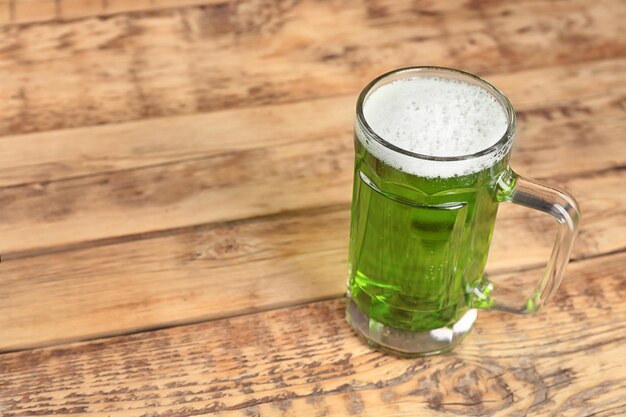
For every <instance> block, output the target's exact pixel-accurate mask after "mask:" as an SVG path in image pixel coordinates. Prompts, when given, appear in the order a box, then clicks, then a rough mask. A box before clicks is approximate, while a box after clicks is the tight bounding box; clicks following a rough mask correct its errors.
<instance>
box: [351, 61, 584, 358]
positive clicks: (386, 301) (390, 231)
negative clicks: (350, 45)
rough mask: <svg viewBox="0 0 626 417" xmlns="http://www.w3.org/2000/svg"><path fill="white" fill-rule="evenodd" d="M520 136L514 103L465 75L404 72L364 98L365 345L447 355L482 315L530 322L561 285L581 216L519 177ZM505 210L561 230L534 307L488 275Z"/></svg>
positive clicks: (356, 287) (359, 176) (360, 278)
mask: <svg viewBox="0 0 626 417" xmlns="http://www.w3.org/2000/svg"><path fill="white" fill-rule="evenodd" d="M514 134H515V111H514V109H513V107H512V105H511V103H510V102H509V100H508V99H507V98H506V97H505V96H504V95H503V94H502V93H501V92H500V91H498V90H497V89H496V88H495V87H494V86H492V85H491V84H489V83H488V82H486V81H484V80H482V79H480V78H478V77H476V76H474V75H471V74H468V73H465V72H462V71H457V70H453V69H447V68H440V67H412V68H405V69H399V70H395V71H392V72H389V73H387V74H384V75H382V76H380V77H378V78H377V79H375V80H374V81H372V82H371V83H370V84H369V85H367V86H366V87H365V89H364V90H363V91H362V92H361V94H360V96H359V98H358V102H357V115H356V124H355V148H356V159H355V170H354V189H353V199H352V219H351V229H350V255H349V280H348V304H347V310H346V317H347V320H348V322H349V323H350V325H351V326H352V327H353V329H354V330H355V331H356V333H357V334H358V335H359V336H361V337H362V338H363V339H365V341H366V342H367V343H368V344H370V345H372V346H374V347H376V348H378V349H380V350H384V351H388V352H391V353H395V354H397V355H400V356H418V355H429V354H436V353H441V352H445V351H449V350H451V349H452V348H454V347H455V346H456V345H458V344H459V343H460V341H461V340H462V339H463V337H464V336H465V335H466V334H467V333H468V332H469V331H470V330H471V328H472V326H473V324H474V322H475V320H476V317H477V309H478V308H487V309H496V310H503V311H507V312H512V313H521V314H526V313H534V312H536V311H537V310H538V309H539V308H540V307H541V306H542V304H544V303H545V302H546V301H547V300H548V299H549V298H550V296H551V295H552V294H553V293H554V292H555V290H556V289H557V288H558V286H559V284H560V282H561V279H562V277H563V272H564V270H565V267H566V265H567V262H568V259H569V254H570V251H571V248H572V244H573V241H574V237H575V234H576V231H577V228H578V223H579V218H580V213H579V209H578V206H577V203H576V201H575V200H574V199H573V198H572V197H571V196H570V195H569V194H567V193H566V192H564V191H560V190H556V189H554V188H552V187H549V186H546V185H543V184H540V183H538V182H536V181H533V180H530V179H526V178H524V177H521V176H519V175H517V174H516V173H515V172H513V171H512V170H511V168H510V167H509V164H508V161H509V155H510V151H511V146H512V144H513V140H514V136H515V135H514ZM501 202H510V203H514V204H519V205H522V206H525V207H529V208H532V209H535V210H539V211H543V212H545V213H548V214H550V215H551V216H553V217H554V218H555V219H556V220H557V222H558V233H557V238H556V243H555V245H554V249H553V250H552V254H551V256H550V259H549V261H548V264H547V267H546V269H545V272H544V273H543V275H542V276H541V277H540V278H539V282H538V284H537V285H536V287H535V288H534V290H533V291H532V295H530V297H528V298H527V299H522V297H521V296H520V297H518V298H516V297H513V299H511V297H510V294H511V293H512V292H513V291H512V290H511V289H507V288H502V287H500V286H499V285H498V283H491V282H490V281H489V280H488V279H487V278H486V277H485V276H484V268H485V264H486V262H487V253H488V251H489V244H490V241H491V235H492V231H493V227H494V223H495V219H496V212H497V210H498V204H499V203H501ZM529 292H530V291H529ZM507 295H508V296H507Z"/></svg>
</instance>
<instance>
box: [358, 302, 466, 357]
mask: <svg viewBox="0 0 626 417" xmlns="http://www.w3.org/2000/svg"><path fill="white" fill-rule="evenodd" d="M476 316H477V311H476V309H470V310H468V311H466V312H465V314H463V316H461V318H460V319H459V320H458V321H457V322H456V323H454V324H452V325H451V326H447V327H440V328H438V329H433V330H428V331H421V332H410V331H406V330H400V329H396V328H393V327H390V326H387V325H385V324H382V323H380V322H378V321H376V320H374V319H372V318H370V317H368V316H367V315H366V314H365V313H363V312H362V311H361V310H360V309H359V308H358V307H357V305H356V304H355V303H354V301H352V300H351V299H348V305H347V307H346V320H347V321H348V323H349V324H350V326H351V327H352V329H353V330H354V331H355V332H356V334H357V335H358V336H359V337H360V338H361V339H362V340H363V341H364V342H366V343H367V344H368V345H370V346H372V347H373V348H375V349H377V350H380V351H383V352H387V353H391V354H393V355H396V356H401V357H405V358H406V357H409V358H411V357H416V356H429V355H436V354H439V353H445V352H449V351H451V350H452V349H454V348H455V347H456V346H457V345H458V344H459V343H461V341H462V340H463V338H464V337H465V336H466V335H467V334H468V333H469V332H470V331H471V330H472V327H473V326H474V322H475V321H476Z"/></svg>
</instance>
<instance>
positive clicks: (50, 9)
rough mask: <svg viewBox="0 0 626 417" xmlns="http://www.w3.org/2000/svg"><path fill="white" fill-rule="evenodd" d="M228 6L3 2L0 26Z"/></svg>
mask: <svg viewBox="0 0 626 417" xmlns="http://www.w3.org/2000/svg"><path fill="white" fill-rule="evenodd" d="M220 3H222V4H225V3H228V1H225V0H3V1H0V8H6V9H7V10H10V9H11V8H12V9H13V10H14V11H13V13H9V12H7V13H5V14H2V13H1V12H0V24H24V23H34V22H47V21H50V20H55V21H63V20H70V19H78V18H85V17H93V16H110V15H113V14H119V13H128V12H138V11H151V10H161V9H167V8H174V7H185V6H193V5H209V4H220Z"/></svg>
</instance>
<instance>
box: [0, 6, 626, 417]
mask: <svg viewBox="0 0 626 417" xmlns="http://www.w3.org/2000/svg"><path fill="white" fill-rule="evenodd" d="M0 23H1V24H2V27H0V135H2V137H1V138H0V202H1V205H0V207H1V215H0V253H1V254H2V264H1V266H0V351H1V352H3V353H2V354H0V415H1V416H3V417H17V416H31V415H52V414H55V415H58V414H80V415H102V416H192V415H200V414H217V415H220V416H283V415H284V416H298V417H301V416H305V417H306V416H345V415H358V416H361V415H362V416H441V415H458V414H468V415H486V416H518V417H519V416H526V415H532V416H595V417H601V416H602V417H607V416H623V415H626V347H625V338H626V301H625V300H626V209H625V207H626V192H625V191H626V188H625V185H624V184H626V169H625V168H626V144H625V137H624V132H625V131H626V118H625V117H624V116H625V114H626V111H625V109H626V37H625V36H624V33H625V32H626V3H624V2H623V1H622V0H593V1H592V0H589V1H577V2H574V1H554V2H551V1H539V0H518V1H515V2H499V1H489V0H486V1H470V0H454V1H445V2H443V1H442V2H435V1H430V2H429V1H396V0H344V1H340V0H334V1H333V0H329V1H314V0H301V1H291V0H276V1H273V0H256V1H234V0H233V1H229V0H180V1H174V0H132V1H131V0H125V1H122V0H0ZM424 64H430V65H443V66H451V67H457V68H461V69H465V70H468V71H471V72H475V73H478V74H480V75H482V76H484V77H486V78H487V79H488V80H490V81H491V82H493V83H494V84H496V85H497V86H499V87H500V88H501V89H502V90H503V91H504V92H505V93H506V94H507V95H508V96H509V97H510V98H511V100H512V101H513V103H514V104H515V106H516V108H517V112H518V120H519V134H518V140H517V145H516V148H515V150H514V157H513V161H512V165H513V166H514V167H515V168H516V170H518V171H519V172H521V173H523V174H526V175H528V176H532V177H535V178H539V179H541V180H545V181H546V182H549V183H552V184H554V185H556V186H560V187H564V188H566V189H567V190H569V191H570V192H571V193H572V194H574V195H575V196H576V197H577V198H578V200H579V202H580V205H581V207H582V210H583V225H582V231H581V233H580V237H579V239H578V242H577V244H576V247H575V249H574V253H573V259H572V262H571V264H570V266H569V269H568V272H567V275H566V278H565V281H564V284H563V285H562V287H561V288H560V290H559V292H558V294H557V296H556V297H555V299H554V300H552V302H551V303H550V304H549V305H548V306H547V307H546V308H545V309H544V310H543V311H542V312H541V313H540V314H539V315H536V316H533V317H520V316H512V315H506V314H503V313H494V312H481V313H480V317H479V322H478V325H477V327H476V329H475V331H474V333H473V334H472V335H471V336H470V337H469V338H468V339H466V341H465V342H464V343H463V345H462V346H461V347H460V348H458V349H457V350H456V351H455V352H453V353H452V354H448V355H444V356H437V357H431V358H425V359H424V358H422V359H413V360H401V359H396V358H394V357H391V356H388V355H384V354H381V353H378V352H375V351H372V350H370V349H369V348H368V347H366V346H365V345H363V344H362V343H361V342H360V341H359V340H358V339H357V338H356V337H355V336H354V335H353V333H352V332H351V331H350V329H349V328H348V326H347V325H346V323H345V322H344V319H343V308H344V299H343V298H342V296H343V292H344V285H345V276H346V261H347V254H346V252H347V233H348V220H349V204H350V198H351V180H352V164H353V149H352V133H351V132H352V123H353V117H354V115H353V112H354V103H355V97H356V94H357V93H358V91H359V90H360V89H361V88H362V86H363V85H364V84H365V83H366V82H367V81H368V80H370V79H372V78H373V77H374V76H376V75H378V74H380V73H382V72H384V71H387V70H389V69H392V68H396V67H400V66H408V65H424ZM498 217H499V219H498V225H497V230H496V236H495V238H494V243H493V248H492V254H491V258H490V263H489V267H488V269H489V271H490V273H491V275H492V278H493V280H494V281H498V280H506V279H511V280H515V281H517V282H523V281H524V280H526V279H528V280H529V281H533V280H536V279H537V277H538V274H539V273H540V271H541V266H542V263H543V262H544V260H545V259H546V256H547V253H546V252H547V251H548V250H549V247H550V245H551V243H552V242H551V241H552V239H553V230H555V226H554V225H553V224H552V223H551V222H550V219H548V218H544V217H543V216H541V215H539V216H538V215H535V214H533V213H530V212H529V211H526V210H517V209H515V208H513V207H509V206H503V207H502V209H501V211H500V213H499V215H498Z"/></svg>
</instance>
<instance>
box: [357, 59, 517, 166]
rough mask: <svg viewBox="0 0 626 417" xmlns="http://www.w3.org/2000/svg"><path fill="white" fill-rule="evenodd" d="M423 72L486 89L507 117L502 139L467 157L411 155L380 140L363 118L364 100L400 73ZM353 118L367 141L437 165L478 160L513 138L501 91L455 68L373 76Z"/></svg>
mask: <svg viewBox="0 0 626 417" xmlns="http://www.w3.org/2000/svg"><path fill="white" fill-rule="evenodd" d="M423 72H431V73H433V74H432V76H435V77H436V76H437V74H438V73H439V74H447V75H453V76H455V78H456V79H461V80H462V79H465V80H469V81H470V83H472V84H478V85H479V86H480V87H482V88H484V89H485V90H487V92H489V93H490V94H491V95H493V96H494V97H495V98H496V100H498V102H499V103H500V104H502V107H503V110H504V112H505V114H506V118H507V128H506V131H505V132H504V134H503V135H502V137H501V138H500V139H499V140H498V141H497V142H495V143H494V144H493V145H490V146H488V147H486V148H484V149H481V150H480V151H477V152H474V153H470V154H465V155H457V156H434V155H425V154H420V153H417V152H412V151H409V150H406V149H403V148H400V147H398V146H396V145H394V144H393V143H390V142H388V141H386V140H385V139H383V138H382V137H380V136H379V135H378V134H377V133H376V132H374V130H373V129H372V128H371V126H370V125H369V124H368V123H367V120H366V118H365V115H364V114H363V104H364V103H365V100H366V98H367V97H368V95H369V94H370V92H371V91H372V90H373V89H374V88H375V87H377V86H378V85H380V84H381V83H382V82H384V81H385V80H386V79H388V78H392V77H394V76H395V75H398V74H402V75H404V74H406V76H410V75H412V74H418V75H421V74H420V73H423ZM429 75H431V74H429ZM400 78H406V77H398V78H396V79H400ZM356 118H357V122H358V123H359V125H360V128H361V129H362V130H363V132H364V133H365V134H366V135H367V136H368V137H369V138H371V139H373V140H375V141H376V142H378V143H379V144H381V145H382V146H384V147H385V148H388V149H390V150H392V151H394V152H398V153H401V154H403V155H407V156H410V157H413V158H417V159H425V160H429V161H438V162H453V161H464V160H469V159H474V158H479V157H481V156H485V155H489V154H491V153H495V152H497V151H499V150H500V149H502V148H503V147H506V146H508V145H509V144H510V142H511V141H512V140H513V136H514V135H515V109H514V108H513V105H512V104H511V102H510V101H509V99H508V98H507V97H506V96H505V95H504V94H503V93H502V92H501V91H500V90H498V88H496V87H495V86H494V85H492V84H491V83H489V82H488V81H486V80H484V79H482V78H480V77H479V76H477V75H474V74H471V73H469V72H465V71H461V70H457V69H454V68H447V67H438V66H414V67H404V68H398V69H395V70H391V71H388V72H386V73H384V74H382V75H380V76H378V77H376V78H375V79H373V80H372V81H371V82H370V83H369V84H367V85H366V86H365V88H363V90H362V91H361V93H360V94H359V97H358V99H357V103H356Z"/></svg>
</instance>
